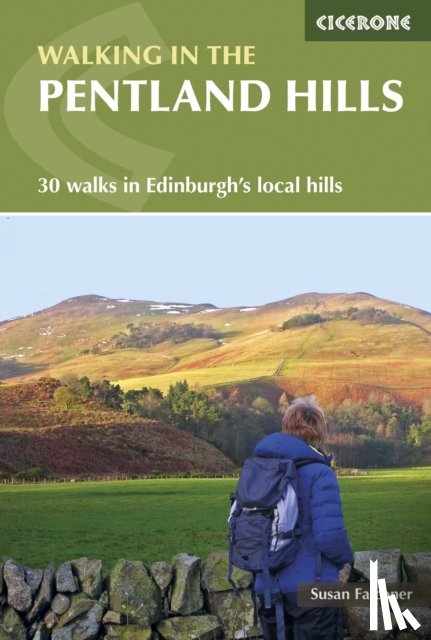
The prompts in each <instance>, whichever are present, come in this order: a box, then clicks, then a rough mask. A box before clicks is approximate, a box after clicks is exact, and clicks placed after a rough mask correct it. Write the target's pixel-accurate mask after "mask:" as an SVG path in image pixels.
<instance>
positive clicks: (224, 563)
mask: <svg viewBox="0 0 431 640" xmlns="http://www.w3.org/2000/svg"><path fill="white" fill-rule="evenodd" d="M228 569H229V553H228V551H213V552H212V553H210V554H209V556H208V558H207V559H206V561H205V563H204V565H203V570H202V588H203V589H206V590H207V591H209V592H214V591H231V590H232V585H231V584H230V583H229V582H228V579H227V574H228ZM232 578H233V581H234V582H235V584H236V586H237V587H238V589H247V588H248V587H251V584H252V582H253V576H252V574H251V573H249V572H248V571H243V570H242V569H237V567H234V568H233V571H232Z"/></svg>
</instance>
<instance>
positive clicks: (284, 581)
mask: <svg viewBox="0 0 431 640" xmlns="http://www.w3.org/2000/svg"><path fill="white" fill-rule="evenodd" d="M282 429H283V433H273V434H271V435H269V436H267V437H266V438H264V439H263V440H262V441H261V442H260V443H259V444H258V445H257V447H256V449H255V455H257V456H264V457H277V458H284V457H286V458H291V459H292V460H293V461H294V462H297V461H300V460H306V459H313V460H319V461H322V462H323V463H324V464H304V465H302V466H298V468H297V491H298V502H299V509H300V512H301V523H300V524H301V537H300V546H299V550H298V551H297V553H296V556H295V557H294V559H293V560H292V562H291V563H290V564H289V565H287V566H286V567H284V568H282V569H280V571H279V574H278V582H279V586H280V591H281V593H282V596H283V601H284V612H285V630H286V639H288V640H338V638H342V615H341V610H339V609H336V608H332V607H331V608H329V607H320V608H311V607H310V608H301V607H298V606H297V604H296V601H297V591H298V586H299V585H300V584H301V583H310V582H314V583H315V582H338V571H339V569H341V567H343V565H344V564H345V563H348V562H352V561H353V557H352V550H351V548H350V544H349V540H348V537H347V533H346V530H345V528H344V523H343V513H342V510H341V501H340V494H339V490H338V483H337V479H336V477H335V473H334V471H333V470H332V469H331V468H330V466H329V463H330V460H331V459H332V456H327V455H326V454H324V453H323V452H322V450H321V448H322V447H323V445H324V443H325V440H326V436H327V429H326V423H325V418H324V414H323V411H322V409H321V408H320V407H319V405H318V404H317V402H316V401H315V399H314V398H313V397H308V398H297V399H296V400H294V401H293V402H292V404H291V405H290V406H289V407H288V408H287V410H286V412H285V414H284V417H283V422H282ZM255 590H256V593H257V594H259V593H262V576H261V575H260V574H257V576H256V584H255ZM259 617H260V622H261V625H262V629H263V633H264V638H265V640H276V639H277V624H276V612H275V606H272V607H271V608H270V609H265V607H264V606H263V602H262V599H261V606H260V607H259Z"/></svg>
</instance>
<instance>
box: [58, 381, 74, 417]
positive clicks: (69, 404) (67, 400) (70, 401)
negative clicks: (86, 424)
mask: <svg viewBox="0 0 431 640" xmlns="http://www.w3.org/2000/svg"><path fill="white" fill-rule="evenodd" d="M54 401H55V403H56V404H57V405H58V406H59V407H60V408H61V409H63V410H64V411H70V410H71V409H73V408H74V407H75V404H76V398H75V396H74V394H73V393H72V391H71V390H70V389H69V388H68V387H58V388H57V389H56V390H55V391H54Z"/></svg>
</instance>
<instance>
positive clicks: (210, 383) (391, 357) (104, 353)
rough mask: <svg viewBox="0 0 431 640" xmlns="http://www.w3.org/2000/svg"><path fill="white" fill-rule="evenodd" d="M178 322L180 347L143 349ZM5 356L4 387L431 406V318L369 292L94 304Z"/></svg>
mask: <svg viewBox="0 0 431 640" xmlns="http://www.w3.org/2000/svg"><path fill="white" fill-rule="evenodd" d="M313 316H314V318H315V321H314V322H310V323H307V321H304V318H306V317H309V318H310V317H313ZM298 318H299V320H298ZM316 318H318V320H316ZM289 322H290V325H289ZM168 323H170V324H171V325H173V326H174V327H176V329H175V332H174V334H173V335H174V336H175V337H174V338H173V339H169V338H168V339H166V340H162V341H158V342H157V341H154V340H153V338H152V337H150V340H151V344H149V343H148V336H147V335H146V336H145V340H146V342H145V341H144V342H142V340H141V342H139V341H136V340H133V339H131V336H132V334H133V332H135V337H136V335H138V334H139V332H141V334H142V332H143V331H144V330H145V331H146V332H147V333H148V331H150V333H151V335H153V334H154V333H157V332H156V328H157V326H159V325H160V326H163V327H164V325H166V324H168ZM180 326H182V327H183V330H184V331H185V330H186V329H187V328H188V329H189V333H190V335H191V336H193V331H190V328H196V327H199V326H201V327H202V326H203V327H205V328H206V330H205V331H201V334H199V333H196V331H194V335H201V337H191V338H190V339H185V340H181V339H180V340H178V327H180ZM283 327H285V328H284V329H283ZM158 333H159V335H160V334H161V335H162V337H163V335H166V334H165V333H164V332H163V331H159V332H158ZM186 333H187V332H186ZM141 334H140V337H142V335H141ZM205 335H210V336H211V337H204V336H205ZM119 336H120V338H121V339H119ZM132 337H133V336H132ZM142 344H144V345H145V347H144V348H143V347H142ZM135 345H141V346H138V347H136V346H135ZM0 358H1V360H0V379H1V380H3V381H23V380H35V379H38V378H39V377H40V376H52V377H55V378H61V377H62V376H63V375H65V373H67V372H74V373H76V374H77V375H78V376H84V375H86V376H89V377H90V378H91V379H92V380H95V379H101V378H104V377H105V378H108V379H110V380H113V381H117V382H119V383H120V385H121V386H122V387H123V388H124V389H132V388H135V389H137V388H141V387H142V386H152V387H157V388H160V389H162V390H166V389H167V388H168V387H169V385H170V384H172V383H175V382H177V381H180V380H184V379H187V380H188V382H189V384H191V385H192V386H194V387H199V386H200V387H214V386H215V387H221V386H223V385H236V386H240V387H244V388H246V389H249V388H255V389H257V390H258V391H259V393H260V394H261V395H265V396H266V397H267V398H269V399H271V400H273V401H275V400H276V399H277V398H278V397H279V396H280V394H281V393H282V391H285V392H286V393H287V395H288V396H289V397H292V396H297V395H303V394H308V393H315V394H317V395H318V397H319V398H320V400H321V401H322V402H323V403H324V404H327V403H333V402H335V403H341V402H342V401H343V400H344V399H345V398H347V397H348V398H351V399H353V400H357V401H359V400H366V399H368V398H369V397H370V396H377V397H390V398H391V399H393V400H394V401H396V402H398V403H405V404H411V405H415V406H417V407H421V405H422V404H423V402H424V401H425V400H426V399H427V398H431V366H430V362H431V314H429V313H427V312H425V311H422V310H420V309H416V308H413V307H410V306H408V305H404V304H401V303H397V302H392V301H388V300H383V299H380V298H376V297H374V296H371V295H370V294H367V293H355V294H320V293H308V294H303V295H299V296H295V297H293V298H288V299H285V300H282V301H279V302H274V303H270V304H266V305H262V306H260V307H235V308H226V309H219V308H216V307H214V306H213V305H211V304H208V303H206V304H198V305H192V304H188V303H178V302H176V303H171V302H164V303H160V302H152V301H139V300H126V299H115V300H114V299H109V298H105V297H101V296H96V295H89V296H80V297H76V298H71V299H69V300H66V301H64V302H61V303H59V304H57V305H55V306H54V307H51V308H49V309H45V310H42V311H39V312H36V313H34V314H31V315H30V316H26V317H22V318H17V319H14V320H9V321H5V322H2V323H0Z"/></svg>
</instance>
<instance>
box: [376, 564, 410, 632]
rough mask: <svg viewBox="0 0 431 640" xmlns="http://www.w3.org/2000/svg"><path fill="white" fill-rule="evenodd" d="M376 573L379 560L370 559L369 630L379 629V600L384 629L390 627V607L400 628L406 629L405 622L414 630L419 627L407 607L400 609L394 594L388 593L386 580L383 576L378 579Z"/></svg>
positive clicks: (387, 629) (389, 628)
mask: <svg viewBox="0 0 431 640" xmlns="http://www.w3.org/2000/svg"><path fill="white" fill-rule="evenodd" d="M378 573H379V561H378V560H375V561H374V562H373V561H372V560H370V631H378V629H379V616H378V606H379V602H380V607H381V609H382V616H383V625H384V627H385V631H390V630H391V629H392V620H391V609H392V612H393V614H394V616H395V620H396V622H397V625H398V627H399V629H400V630H403V629H407V624H406V622H408V623H409V624H410V625H411V626H412V627H413V629H414V630H415V631H416V629H419V627H420V626H421V625H420V623H419V622H418V621H417V620H416V618H415V617H414V615H413V614H412V612H411V611H409V610H408V609H404V611H401V609H400V605H399V604H398V602H397V599H396V597H395V595H394V594H388V590H387V588H386V580H385V579H384V578H380V579H379V575H378Z"/></svg>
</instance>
